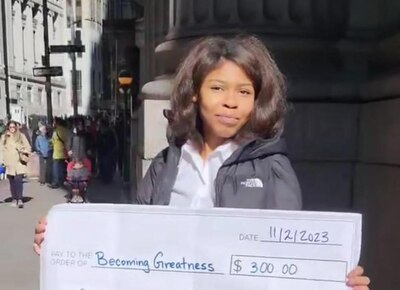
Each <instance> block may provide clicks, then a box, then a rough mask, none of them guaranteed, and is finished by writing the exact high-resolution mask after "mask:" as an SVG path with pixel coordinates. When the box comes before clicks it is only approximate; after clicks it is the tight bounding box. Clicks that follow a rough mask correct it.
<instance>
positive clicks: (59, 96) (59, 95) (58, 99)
mask: <svg viewBox="0 0 400 290" xmlns="http://www.w3.org/2000/svg"><path fill="white" fill-rule="evenodd" d="M57 104H58V105H59V106H60V107H61V92H60V91H58V92H57Z"/></svg>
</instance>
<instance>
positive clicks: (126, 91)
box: [122, 88, 129, 182]
mask: <svg viewBox="0 0 400 290" xmlns="http://www.w3.org/2000/svg"><path fill="white" fill-rule="evenodd" d="M127 110H128V89H127V88H125V89H124V115H123V116H124V126H123V128H124V133H123V134H122V136H123V138H124V142H123V144H124V145H123V146H124V149H123V153H124V163H123V167H124V170H123V172H124V173H123V180H124V182H128V181H129V177H128V164H129V158H128V156H127V153H128V150H127V147H128V142H127V141H128V138H127V131H128V124H127V123H128V113H127Z"/></svg>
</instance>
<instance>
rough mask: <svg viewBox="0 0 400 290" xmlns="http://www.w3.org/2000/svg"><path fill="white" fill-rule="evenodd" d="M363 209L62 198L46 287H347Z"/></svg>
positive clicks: (46, 252) (44, 274) (50, 231)
mask: <svg viewBox="0 0 400 290" xmlns="http://www.w3.org/2000/svg"><path fill="white" fill-rule="evenodd" d="M360 246H361V216H360V215H358V214H346V213H324V212H296V211H266V210H238V209H210V210H196V211H194V210H187V209H176V208H169V207H156V206H134V205H57V206H55V207H53V208H52V209H51V211H50V213H49V215H48V226H47V230H46V236H45V242H44V244H43V249H42V255H41V290H131V289H132V290H133V289H140V290H150V289H151V290H192V289H196V290H225V289H226V290H239V289H240V290H244V289H246V290H247V289H252V290H261V289H263V290H265V289H269V290H282V289H291V290H306V289H307V290H317V289H318V290H319V289H323V290H338V289H339V290H340V289H347V287H346V286H345V277H346V274H347V273H348V272H349V271H350V270H351V269H352V268H354V267H355V266H356V265H357V263H358V259H359V256H360Z"/></svg>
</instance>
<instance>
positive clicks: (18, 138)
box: [0, 121, 31, 208]
mask: <svg viewBox="0 0 400 290" xmlns="http://www.w3.org/2000/svg"><path fill="white" fill-rule="evenodd" d="M0 150H1V151H2V154H0V156H3V157H2V158H3V160H2V161H0V163H1V164H4V165H5V167H6V172H7V178H8V180H9V182H10V191H11V198H12V200H11V206H18V207H19V208H23V207H24V203H23V201H22V196H23V178H24V175H25V174H26V165H27V163H28V158H29V155H30V152H31V146H30V144H29V141H28V139H27V138H26V137H25V135H24V134H22V133H21V132H20V131H19V130H18V128H17V123H16V122H14V121H10V122H9V123H8V124H7V132H6V133H5V134H3V135H2V136H1V139H0Z"/></svg>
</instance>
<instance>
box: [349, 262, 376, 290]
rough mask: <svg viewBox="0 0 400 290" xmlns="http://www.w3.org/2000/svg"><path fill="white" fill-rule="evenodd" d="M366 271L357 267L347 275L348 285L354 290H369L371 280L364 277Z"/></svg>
mask: <svg viewBox="0 0 400 290" xmlns="http://www.w3.org/2000/svg"><path fill="white" fill-rule="evenodd" d="M363 274H364V269H363V268H362V267H360V266H357V267H356V268H355V269H353V271H351V272H350V273H349V274H348V275H347V280H346V285H347V286H348V287H351V288H352V289H353V290H369V287H368V285H369V283H370V282H371V280H370V279H369V278H368V277H367V276H362V275H363Z"/></svg>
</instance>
